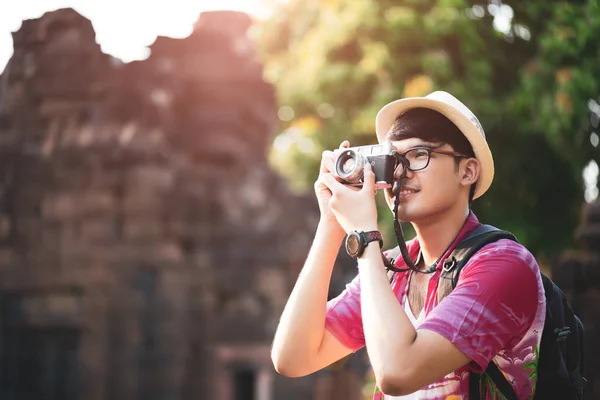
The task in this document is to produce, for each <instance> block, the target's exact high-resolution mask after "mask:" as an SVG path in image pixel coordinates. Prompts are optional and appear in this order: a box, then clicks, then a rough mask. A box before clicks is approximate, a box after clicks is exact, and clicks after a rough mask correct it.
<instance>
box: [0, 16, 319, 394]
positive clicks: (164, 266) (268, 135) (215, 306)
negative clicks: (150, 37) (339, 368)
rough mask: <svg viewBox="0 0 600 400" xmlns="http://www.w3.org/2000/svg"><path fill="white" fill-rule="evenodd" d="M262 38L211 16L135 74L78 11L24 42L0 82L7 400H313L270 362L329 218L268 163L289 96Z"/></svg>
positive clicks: (308, 387)
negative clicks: (266, 65)
mask: <svg viewBox="0 0 600 400" xmlns="http://www.w3.org/2000/svg"><path fill="white" fill-rule="evenodd" d="M249 26H250V19H249V18H248V17H247V16H246V15H244V14H240V13H228V12H214V13H203V14H201V15H200V18H199V20H198V22H197V24H196V26H195V30H194V32H193V33H192V34H191V36H189V37H188V38H186V39H181V40H176V39H170V38H164V37H159V38H158V39H157V40H156V42H155V43H154V44H153V45H152V46H151V51H152V52H151V56H150V57H149V58H148V59H147V60H144V61H139V62H133V63H130V64H122V63H120V62H119V61H117V60H114V59H112V58H111V57H109V56H107V55H105V54H103V53H102V52H101V51H100V48H99V46H98V45H97V44H96V42H95V33H94V31H93V28H92V25H91V23H90V21H88V20H87V19H85V18H83V17H81V16H80V15H79V14H77V13H76V12H74V11H73V10H70V9H66V10H58V11H55V12H51V13H47V14H45V15H44V16H43V17H41V18H40V19H36V20H29V21H24V23H23V25H22V27H21V29H20V30H19V31H18V32H16V33H14V35H13V37H14V45H15V52H14V55H13V57H12V59H11V60H10V62H9V64H8V65H7V67H6V69H5V72H4V73H3V75H2V76H0V155H1V157H0V194H1V197H0V294H1V296H2V298H1V300H2V308H1V314H0V323H1V328H0V338H1V342H2V344H3V349H2V352H1V358H0V363H1V364H2V368H1V371H2V373H1V374H2V376H1V377H0V390H2V393H3V395H2V397H3V398H5V397H7V398H10V395H11V394H13V395H16V393H19V396H18V398H19V399H30V398H48V397H44V396H42V397H40V393H44V394H45V396H48V393H54V392H56V393H57V394H56V397H53V399H54V398H56V399H59V398H60V399H61V400H62V399H66V400H68V399H75V398H80V399H88V400H105V399H110V400H119V399H122V400H132V399H142V398H143V399H209V398H210V399H219V400H228V399H232V400H234V397H233V396H234V394H235V384H234V383H235V381H234V380H235V379H236V377H237V379H238V381H237V384H238V385H243V384H244V382H247V380H244V379H246V378H245V377H247V376H248V375H244V374H245V373H247V371H250V372H249V373H250V374H251V376H252V377H253V382H254V383H253V385H254V393H256V395H257V396H256V397H247V398H249V399H261V400H263V399H273V400H275V399H290V400H294V399H309V398H312V396H313V391H314V389H313V381H314V377H311V378H307V379H299V380H288V379H284V378H281V377H279V376H277V375H276V374H275V372H274V371H273V368H272V366H271V363H270V359H269V347H270V342H271V340H272V335H273V332H274V329H275V326H276V323H277V319H278V317H279V315H280V312H281V310H282V308H283V306H284V304H285V301H286V299H287V296H288V295H289V292H290V289H291V285H292V284H293V282H294V281H295V278H296V275H297V273H298V271H299V269H300V266H301V265H302V262H303V260H304V258H305V256H306V252H307V250H308V247H309V245H310V241H311V239H312V233H313V231H314V227H315V225H316V220H317V217H318V211H317V209H316V204H315V201H314V200H313V199H312V198H302V197H296V196H292V195H291V194H290V192H289V191H288V189H287V186H286V184H285V183H284V182H283V181H282V179H281V178H280V177H279V176H278V175H276V174H275V173H274V172H273V171H272V170H271V169H270V167H269V165H268V163H267V157H266V153H267V149H268V147H269V144H270V143H271V141H272V139H273V135H274V133H275V131H276V129H277V120H276V99H275V94H274V89H273V87H272V86H271V85H269V84H267V83H266V82H264V81H263V78H262V66H261V64H260V63H259V62H258V61H257V59H256V56H255V54H254V52H253V47H252V44H251V42H250V41H249V40H248V39H247V37H246V34H245V32H246V30H247V28H248V27H249ZM10 348H13V349H14V351H9V350H7V349H10ZM25 349H29V350H28V351H30V352H31V354H30V353H25ZM19 352H21V353H19ZM24 354H30V355H29V356H27V357H30V358H26V357H25V355H24ZM36 363H38V364H39V363H45V364H44V365H46V366H48V368H46V369H43V370H42V371H39V370H37V369H36V368H35V367H34V364H36ZM36 365H37V364H36ZM50 371H54V375H47V374H49V373H50ZM40 374H41V375H40ZM44 374H46V375H44ZM236 374H237V375H236ZM42 375H43V376H42ZM44 382H45V383H44ZM48 382H49V383H48ZM53 390H54V392H53ZM7 393H8V394H7ZM12 398H17V397H12ZM235 400H237V398H235Z"/></svg>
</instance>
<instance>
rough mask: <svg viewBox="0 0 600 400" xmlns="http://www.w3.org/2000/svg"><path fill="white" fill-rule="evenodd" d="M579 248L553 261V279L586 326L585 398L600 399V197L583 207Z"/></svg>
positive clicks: (589, 399)
mask: <svg viewBox="0 0 600 400" xmlns="http://www.w3.org/2000/svg"><path fill="white" fill-rule="evenodd" d="M576 237H577V241H578V243H579V244H580V250H577V251H569V252H566V253H564V254H562V255H561V256H560V257H558V258H557V259H556V261H555V262H554V263H553V265H552V278H553V280H554V281H555V282H556V283H557V284H558V285H559V286H560V287H561V288H562V289H563V290H564V291H565V294H566V295H567V297H568V298H569V302H570V303H571V304H572V306H573V309H574V310H575V313H576V314H577V315H578V316H579V317H580V318H581V320H582V322H583V324H584V329H585V363H586V366H585V367H586V371H585V375H586V378H587V380H588V384H587V388H586V397H585V398H586V400H597V399H600V341H599V340H600V200H596V202H595V203H591V204H586V205H585V207H584V208H583V212H582V218H581V224H580V227H579V229H578V231H577V233H576Z"/></svg>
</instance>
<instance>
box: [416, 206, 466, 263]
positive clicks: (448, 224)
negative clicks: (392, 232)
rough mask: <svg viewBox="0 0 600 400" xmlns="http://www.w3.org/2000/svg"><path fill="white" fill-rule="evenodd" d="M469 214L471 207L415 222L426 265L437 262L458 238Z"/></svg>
mask: <svg viewBox="0 0 600 400" xmlns="http://www.w3.org/2000/svg"><path fill="white" fill-rule="evenodd" d="M468 216H469V209H457V210H450V212H448V213H445V214H444V216H443V217H441V218H439V217H438V218H435V220H432V221H430V222H423V223H414V224H413V226H414V228H415V231H416V233H417V237H418V238H419V244H420V247H421V257H422V258H423V261H424V262H425V265H426V266H430V265H432V264H433V263H434V262H436V261H437V260H438V259H439V258H440V257H441V256H443V254H444V252H445V251H446V249H447V248H448V246H450V244H451V243H452V242H453V241H454V239H456V236H457V235H458V233H459V232H460V230H461V228H462V227H463V225H464V224H465V221H466V219H467V217H468Z"/></svg>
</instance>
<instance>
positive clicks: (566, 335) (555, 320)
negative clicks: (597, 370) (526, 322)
mask: <svg viewBox="0 0 600 400" xmlns="http://www.w3.org/2000/svg"><path fill="white" fill-rule="evenodd" d="M500 239H510V240H513V241H516V242H518V240H517V238H516V237H515V236H514V235H513V234H512V233H510V232H507V231H503V230H500V229H498V228H495V227H493V226H491V225H479V226H478V227H477V228H475V229H474V230H473V231H471V232H470V233H469V234H468V235H467V236H466V237H465V238H464V239H463V240H462V241H461V242H460V243H458V245H457V246H456V248H455V249H454V251H452V253H451V254H450V255H449V256H448V258H447V259H446V261H445V262H444V266H443V271H442V274H441V276H440V283H439V285H438V300H439V301H440V302H441V300H442V299H443V298H444V297H446V296H447V295H448V294H450V292H451V291H452V290H453V289H454V288H455V287H456V284H457V283H458V279H459V275H460V271H461V270H462V268H463V267H464V266H465V265H466V264H467V262H468V261H469V258H470V257H471V256H472V255H473V254H475V253H476V252H477V251H478V250H480V249H481V248H482V247H484V246H485V245H487V244H489V243H492V242H495V241H497V240H500ZM399 256H400V250H399V248H398V247H396V248H395V249H393V250H391V251H390V252H388V254H387V258H388V260H389V261H390V262H391V263H392V264H393V263H394V259H396V258H397V257H399ZM540 273H541V271H540ZM541 275H542V282H543V285H544V291H545V296H546V320H545V322H544V330H543V332H542V338H541V342H540V348H539V358H538V369H537V375H538V378H537V382H536V389H535V395H534V400H541V399H561V400H582V399H583V393H584V392H583V389H584V386H585V384H586V383H587V381H586V379H585V378H584V376H583V373H584V371H583V366H584V359H583V347H584V346H583V324H582V323H581V320H580V319H579V318H578V317H577V316H576V315H575V313H574V312H573V309H572V308H571V305H570V304H569V302H568V301H567V299H566V297H565V295H564V293H563V292H562V290H561V289H560V288H559V287H558V286H556V284H555V283H554V282H552V280H551V279H550V278H548V277H547V276H546V275H544V274H543V273H541ZM391 279H393V275H392V276H391ZM390 282H391V280H390ZM533 373H535V371H534V372H533ZM483 375H488V376H489V378H490V379H492V381H493V382H494V384H495V385H496V387H497V388H498V389H499V391H500V392H501V393H502V395H504V398H506V399H507V400H518V398H517V395H516V394H515V391H514V390H513V388H512V386H511V385H510V383H509V382H508V381H507V380H506V378H505V377H504V375H503V374H502V372H500V370H499V369H498V366H497V365H496V364H495V363H494V362H493V361H490V363H489V364H488V366H487V368H486V370H485V372H484V373H483V374H476V373H474V372H471V373H470V377H469V382H470V383H469V398H470V399H471V400H479V399H485V398H486V393H485V391H486V390H487V386H486V385H483V387H482V386H481V382H482V377H483Z"/></svg>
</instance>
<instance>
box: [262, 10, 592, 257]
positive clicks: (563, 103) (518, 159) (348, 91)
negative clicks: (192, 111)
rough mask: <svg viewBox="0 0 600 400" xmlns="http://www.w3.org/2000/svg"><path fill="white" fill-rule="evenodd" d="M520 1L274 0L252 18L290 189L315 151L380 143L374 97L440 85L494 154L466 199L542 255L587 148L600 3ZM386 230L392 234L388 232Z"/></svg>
mask: <svg viewBox="0 0 600 400" xmlns="http://www.w3.org/2000/svg"><path fill="white" fill-rule="evenodd" d="M522 3H527V4H522ZM528 3H533V2H521V1H519V0H514V1H506V2H505V3H504V4H502V3H500V2H499V1H495V2H491V3H487V2H483V1H480V2H477V1H467V0H403V1H397V0H380V1H375V0H352V1H341V0H302V1H300V0H291V1H290V2H289V3H287V4H284V5H282V6H280V7H279V9H278V10H277V12H276V13H275V14H274V16H273V17H272V18H271V19H269V20H267V21H264V22H263V23H261V24H260V25H259V26H258V27H257V28H258V29H257V40H258V43H259V44H260V47H261V53H262V56H263V60H264V61H265V62H266V77H267V79H269V80H271V81H272V82H274V83H275V84H276V86H277V90H278V94H279V100H280V104H281V105H282V107H283V108H282V109H281V110H280V114H281V115H280V117H281V118H282V120H283V121H284V122H283V124H282V132H283V133H282V135H281V136H280V137H278V138H277V141H276V146H274V148H275V149H276V150H275V151H274V152H273V155H272V160H273V163H274V164H275V165H276V166H278V167H279V168H280V169H281V170H282V173H283V174H284V175H287V176H289V177H290V178H291V182H292V183H293V185H294V187H295V188H296V189H297V190H311V188H312V183H313V182H314V179H315V178H316V175H317V172H318V163H319V160H320V154H321V152H322V151H323V150H324V149H331V148H336V147H337V146H338V145H339V143H340V142H341V141H342V140H343V139H349V140H350V142H351V144H352V145H363V144H370V143H373V142H374V141H375V140H376V139H375V135H374V118H375V114H376V112H377V111H378V109H379V108H380V107H381V106H382V105H384V104H385V103H387V102H389V101H391V100H393V99H396V98H400V97H406V96H419V95H425V94H427V93H429V92H430V91H432V90H436V89H442V90H446V91H449V92H451V93H453V94H454V95H456V96H457V97H458V98H460V99H461V100H463V101H464V102H465V103H466V104H467V105H468V106H469V107H470V108H471V109H472V110H473V111H474V112H475V114H477V115H478V117H479V119H480V120H481V122H482V125H483V126H484V128H485V130H486V135H487V138H488V141H489V143H490V146H491V147H492V150H493V152H494V156H495V161H496V179H495V182H494V184H493V185H492V188H491V190H490V191H489V192H488V193H487V194H486V195H485V196H484V197H483V198H482V199H480V200H477V201H475V202H474V204H473V208H474V210H475V212H476V213H477V215H478V216H479V218H480V219H481V220H484V221H486V222H489V223H492V224H497V225H499V226H501V227H503V228H506V229H509V230H512V231H513V232H515V233H516V234H517V236H518V237H519V239H520V240H521V241H522V242H523V243H524V244H526V245H527V246H528V247H529V248H530V249H531V250H532V251H533V252H534V254H536V255H537V256H538V257H541V258H543V257H544V256H549V255H552V254H554V253H555V252H557V251H559V250H560V249H562V248H564V247H566V246H569V245H570V244H571V242H572V236H573V231H574V229H575V226H576V224H577V222H578V212H579V209H580V205H581V202H582V200H583V190H582V183H581V169H582V167H583V165H585V164H586V163H587V162H589V160H590V159H591V158H593V157H594V156H595V157H596V159H597V154H596V155H595V153H593V151H594V149H593V147H592V146H591V145H590V144H589V132H587V133H584V132H583V129H584V128H582V126H581V124H582V121H583V119H585V118H587V119H588V120H589V118H590V115H589V109H588V108H589V107H588V102H589V100H590V98H593V96H597V95H598V78H595V76H596V77H597V76H600V75H599V74H598V70H597V68H598V67H597V65H595V64H597V60H598V45H597V40H596V41H595V40H594V37H600V35H599V34H598V33H599V32H598V26H599V23H600V12H598V1H592V0H589V1H582V2H579V3H577V4H571V2H560V1H559V2H551V3H548V4H544V5H534V4H528ZM544 3H547V2H544ZM503 13H504V19H502V18H501V17H502V16H503ZM507 13H509V14H508V16H509V17H506V15H507ZM507 20H508V25H507V24H506V21H507ZM502 21H504V22H505V23H504V28H503V29H499V28H498V25H499V22H502ZM594 60H595V61H596V62H595V63H594ZM594 74H595V75H594ZM586 135H587V138H588V140H587V142H586V140H585V138H586ZM380 209H381V212H380V218H381V221H380V223H381V226H383V227H384V230H386V231H387V232H388V233H391V232H393V228H392V219H391V214H390V212H389V210H388V211H387V212H386V211H384V210H385V209H386V206H385V205H383V202H382V201H380ZM386 237H387V238H388V244H389V245H392V244H393V241H392V240H389V238H393V235H390V234H388V235H386Z"/></svg>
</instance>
